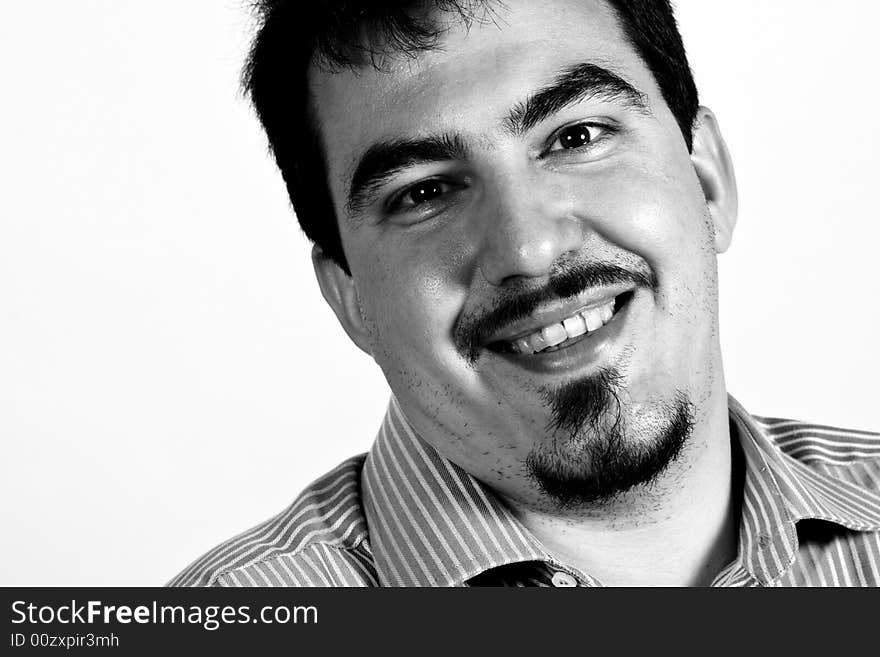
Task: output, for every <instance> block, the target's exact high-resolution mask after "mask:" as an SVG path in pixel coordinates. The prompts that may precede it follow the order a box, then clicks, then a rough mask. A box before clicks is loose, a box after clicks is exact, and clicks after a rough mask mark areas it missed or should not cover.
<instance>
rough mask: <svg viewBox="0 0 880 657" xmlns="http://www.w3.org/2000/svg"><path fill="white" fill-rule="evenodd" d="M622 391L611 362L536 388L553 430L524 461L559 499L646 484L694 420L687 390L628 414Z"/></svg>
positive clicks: (613, 493) (584, 501)
mask: <svg viewBox="0 0 880 657" xmlns="http://www.w3.org/2000/svg"><path fill="white" fill-rule="evenodd" d="M622 393H623V388H622V387H621V377H620V375H619V374H618V373H617V371H616V370H613V369H607V370H603V371H601V372H599V373H598V374H596V375H594V376H591V377H588V378H586V379H583V380H579V381H574V382H572V383H568V384H565V385H562V386H559V387H556V388H552V389H550V388H545V389H543V390H542V392H541V394H542V396H543V397H544V401H545V402H546V403H547V405H548V406H549V408H550V411H551V419H550V422H549V425H548V427H547V429H548V433H550V434H552V436H553V438H552V439H551V440H549V441H546V442H543V443H540V444H538V445H536V446H535V447H534V448H533V449H532V451H531V452H530V453H529V455H528V457H527V459H526V468H527V470H528V473H529V475H530V477H531V478H532V479H533V480H534V481H535V482H536V483H537V485H538V486H539V488H540V489H541V490H542V491H543V492H544V493H545V494H546V495H547V497H549V498H550V499H551V500H552V501H553V502H554V503H555V504H557V505H558V506H559V507H562V508H575V507H580V506H589V505H592V506H594V505H597V504H599V503H602V502H607V501H610V500H612V499H614V498H615V497H618V496H619V495H620V494H621V493H623V492H625V491H628V490H630V489H632V488H634V487H635V486H639V485H645V484H649V483H650V482H652V481H654V480H656V479H657V478H658V477H659V476H660V475H661V474H662V473H663V472H664V470H666V469H667V468H668V467H669V465H670V464H671V463H672V462H673V461H675V459H676V458H678V456H679V454H680V453H681V450H682V447H683V446H684V444H685V442H686V441H687V439H688V437H689V436H690V434H691V431H692V430H693V427H694V422H695V419H694V416H695V411H694V405H693V403H692V402H691V401H690V400H689V399H688V397H687V396H686V395H685V394H684V393H682V392H681V391H679V392H677V393H676V394H675V396H674V398H673V400H672V401H657V402H654V403H653V404H651V406H650V408H648V409H644V408H642V409H640V410H639V413H638V418H637V421H633V420H634V416H633V414H632V413H629V412H628V411H629V410H630V409H627V408H625V407H624V406H623V403H622V402H621V399H620V397H621V394H622Z"/></svg>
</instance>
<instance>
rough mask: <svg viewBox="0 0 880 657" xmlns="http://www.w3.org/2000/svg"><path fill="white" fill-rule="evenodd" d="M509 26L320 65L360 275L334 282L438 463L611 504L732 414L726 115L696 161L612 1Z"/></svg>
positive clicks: (327, 140) (514, 8) (534, 498)
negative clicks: (713, 422)
mask: <svg viewBox="0 0 880 657" xmlns="http://www.w3.org/2000/svg"><path fill="white" fill-rule="evenodd" d="M495 12H496V14H495V19H496V20H495V21H488V22H486V23H485V24H482V23H474V24H472V25H470V26H469V27H468V26H464V25H462V24H460V23H457V22H455V21H453V22H451V23H450V24H449V29H448V31H445V32H444V33H443V34H442V37H441V39H440V44H439V46H440V47H439V48H437V49H434V50H431V51H428V52H424V53H420V54H419V55H418V56H417V57H416V58H408V57H400V58H390V59H388V60H387V61H386V62H384V63H383V64H384V66H383V68H382V70H381V71H380V70H375V69H373V68H372V67H369V66H367V67H364V68H361V69H358V70H357V71H348V70H346V71H342V72H327V71H323V70H320V69H313V73H312V77H311V82H312V92H313V100H314V103H313V105H314V107H315V108H316V110H315V113H316V122H317V124H318V129H319V132H320V134H321V137H322V142H323V146H324V149H325V156H326V162H327V169H328V183H329V185H330V190H331V196H332V198H333V202H334V206H335V209H336V212H337V217H338V224H339V229H340V233H341V237H342V243H343V247H344V250H345V254H346V257H347V260H348V264H349V267H350V269H351V274H352V275H351V278H349V277H348V276H346V275H345V274H344V273H343V272H342V271H341V270H340V269H339V268H338V267H337V266H336V265H335V264H333V263H332V262H331V261H329V260H328V259H326V258H322V257H321V256H320V254H317V255H316V258H315V265H316V272H317V274H318V278H319V282H320V283H321V286H322V290H323V291H324V294H325V297H326V298H327V299H328V301H329V302H330V304H331V305H332V306H333V308H334V310H335V311H336V313H337V315H338V317H339V318H340V321H341V322H342V324H343V326H344V327H345V328H346V330H347V331H348V333H349V335H350V336H351V337H352V339H353V340H354V341H355V342H356V343H357V344H358V345H359V346H360V347H361V348H363V349H364V350H365V351H367V352H369V353H370V354H372V356H373V357H374V358H375V360H376V362H377V363H378V364H379V365H380V366H381V368H382V370H383V371H384V373H385V376H386V378H387V380H388V382H389V384H390V386H391V388H392V390H393V392H394V394H395V395H396V397H397V398H398V400H399V401H400V403H401V407H402V409H403V411H404V413H405V414H406V416H407V418H408V419H409V420H410V422H411V423H412V424H413V425H414V427H415V429H416V430H417V431H418V432H419V433H420V435H421V436H422V438H423V439H424V440H426V441H427V442H429V443H430V444H431V445H433V446H434V447H435V448H436V449H437V450H438V451H439V452H441V453H442V454H443V455H445V456H446V457H447V458H449V459H451V460H452V461H454V462H455V463H457V464H458V465H460V466H462V467H463V468H464V469H466V470H467V471H469V472H471V473H472V474H474V475H475V476H476V477H478V478H479V479H481V480H483V481H484V482H486V483H488V484H489V485H491V486H492V487H494V488H496V489H497V490H499V491H500V492H502V493H503V494H505V495H508V496H510V497H512V498H515V499H518V500H520V501H522V502H524V503H527V504H540V503H541V502H542V500H543V501H547V499H548V498H552V499H553V500H555V501H556V502H564V501H566V499H567V497H568V499H569V500H570V499H578V495H577V494H574V495H573V496H572V495H567V492H566V489H567V488H568V489H570V488H571V487H572V486H581V487H582V488H585V489H586V490H590V491H592V492H593V493H595V494H594V495H592V497H593V498H601V497H602V491H603V490H604V491H605V492H606V493H609V492H611V493H613V492H617V491H616V490H611V489H613V488H614V486H617V490H620V489H625V488H627V487H629V486H632V485H635V484H638V483H639V482H640V481H644V480H646V479H650V478H651V477H652V476H654V475H655V474H657V473H658V472H660V471H661V470H662V469H663V467H664V466H665V465H666V463H668V461H669V460H671V459H672V458H674V456H675V455H676V453H677V452H678V448H679V447H680V446H681V442H682V440H683V439H684V438H685V437H686V436H687V435H688V433H689V430H690V429H691V428H694V430H695V432H699V431H700V429H701V423H704V422H705V417H706V415H707V413H708V410H707V409H708V408H709V407H711V406H717V405H718V404H719V403H723V404H726V398H725V393H724V386H723V377H722V375H721V362H720V355H719V346H718V335H717V317H716V315H717V302H716V291H717V281H716V265H715V254H716V252H718V251H721V250H723V249H724V248H726V246H727V242H728V240H729V237H730V231H731V229H732V224H733V216H734V214H735V191H734V190H733V180H732V173H731V171H730V168H729V163H728V161H727V157H726V151H725V150H724V145H723V142H722V141H721V138H720V136H719V135H718V133H717V129H716V126H715V123H714V119H713V118H712V116H711V114H710V113H708V112H707V111H702V112H701V116H700V126H699V128H698V129H697V131H696V132H695V142H694V150H693V154H691V153H689V152H688V149H687V147H686V144H685V140H684V138H683V136H682V134H681V132H680V130H679V127H678V125H677V123H676V121H675V118H674V116H673V115H672V113H671V112H670V111H669V109H668V107H667V106H666V104H665V102H664V101H663V97H662V95H661V93H660V90H659V89H658V87H657V84H656V82H655V81H654V79H653V77H652V75H651V73H650V71H649V70H648V69H647V68H646V66H645V65H644V63H643V62H642V61H641V60H640V59H639V57H638V55H637V54H636V53H635V51H634V50H633V49H632V47H631V46H630V45H629V44H628V43H627V42H626V40H625V39H624V37H623V35H622V33H621V30H620V28H619V26H618V24H617V21H616V18H615V16H614V15H613V13H612V11H611V10H610V9H609V8H607V7H606V6H605V5H603V4H602V3H601V2H597V1H590V0H586V1H585V0H572V1H564V2H555V3H552V4H551V3H541V2H527V1H520V0H517V1H508V2H505V3H504V4H503V6H502V5H498V6H496V7H495ZM694 425H695V426H694ZM695 435H697V434H696V433H695ZM591 486H593V488H591ZM570 492H571V491H570V490H568V493H570ZM581 498H582V499H585V500H586V499H590V498H591V494H584V495H582V496H581Z"/></svg>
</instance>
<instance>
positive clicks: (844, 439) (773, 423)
mask: <svg viewBox="0 0 880 657" xmlns="http://www.w3.org/2000/svg"><path fill="white" fill-rule="evenodd" d="M753 418H754V419H755V421H756V422H757V423H758V425H759V426H760V427H761V429H762V430H763V431H764V433H765V434H766V435H767V436H768V437H769V438H770V439H771V440H772V441H773V443H774V444H775V445H776V446H777V447H778V448H779V449H780V450H782V452H783V453H784V454H786V455H787V456H789V457H791V458H793V459H795V460H797V461H800V462H801V463H803V464H804V465H807V466H809V467H810V468H812V469H814V470H818V471H822V472H825V473H828V474H831V475H834V476H837V477H839V478H842V479H846V480H849V481H850V483H853V484H857V485H860V486H864V487H866V488H871V489H875V490H880V434H878V433H874V432H871V431H862V430H859V429H845V428H842V427H834V426H829V425H824V424H814V423H810V422H803V421H799V420H789V419H783V418H774V417H760V416H753Z"/></svg>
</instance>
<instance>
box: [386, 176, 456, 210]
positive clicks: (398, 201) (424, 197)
mask: <svg viewBox="0 0 880 657" xmlns="http://www.w3.org/2000/svg"><path fill="white" fill-rule="evenodd" d="M454 189H455V187H454V185H452V184H451V183H448V182H446V181H443V180H439V179H437V178H432V179H430V180H422V181H420V182H417V183H416V184H414V185H411V186H409V187H407V188H406V189H404V190H402V191H401V192H399V193H397V194H395V195H394V196H393V197H392V198H391V200H390V202H389V203H388V209H389V210H390V211H391V212H401V211H402V212H405V211H407V210H412V209H413V208H416V207H419V206H421V205H425V204H427V203H430V202H431V201H433V200H434V199H436V198H438V197H440V196H443V195H444V194H447V193H449V192H451V191H453V190H454Z"/></svg>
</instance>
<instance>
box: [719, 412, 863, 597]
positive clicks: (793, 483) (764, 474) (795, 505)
mask: <svg viewBox="0 0 880 657" xmlns="http://www.w3.org/2000/svg"><path fill="white" fill-rule="evenodd" d="M728 409H729V412H730V420H731V422H730V426H731V432H732V434H733V435H732V438H733V439H734V440H737V439H738V444H739V445H740V447H741V448H742V451H743V455H744V457H745V471H746V472H745V485H744V490H743V502H742V515H741V520H740V549H739V560H740V562H741V563H742V565H743V567H744V568H745V569H746V570H747V571H748V572H749V573H750V574H751V575H752V576H753V577H754V578H755V579H756V580H758V581H759V582H760V583H762V584H767V583H769V582H772V581H773V580H775V579H776V578H778V577H779V576H780V575H781V574H782V573H784V572H785V571H786V570H787V569H788V568H789V567H790V566H791V564H792V563H793V561H794V559H795V557H796V555H797V550H798V538H797V531H796V524H797V523H798V522H800V521H801V520H807V519H812V520H824V521H828V522H833V523H836V524H838V525H842V526H844V527H846V528H848V529H852V530H878V529H880V494H878V493H877V492H875V491H873V490H871V489H869V488H866V487H863V486H858V485H856V484H854V483H851V482H850V481H846V480H844V479H841V478H838V477H835V476H834V475H833V474H831V473H830V472H827V471H823V470H821V469H817V468H814V467H811V466H809V465H807V464H806V463H804V462H802V461H799V460H797V459H796V458H794V457H792V456H790V455H788V454H786V453H785V452H784V451H783V450H782V449H780V447H779V445H778V444H777V441H776V440H775V439H774V437H773V435H772V432H771V429H770V426H769V425H766V424H764V423H762V422H760V421H759V420H758V419H756V418H754V417H752V416H751V415H750V414H749V413H748V412H746V410H745V409H744V408H743V407H742V405H741V404H740V403H739V402H738V401H737V400H736V399H734V398H733V397H730V396H729V397H728ZM793 424H795V425H797V426H803V427H805V432H806V433H808V434H809V433H810V432H809V428H808V425H802V424H801V423H793ZM811 437H812V438H813V439H814V440H815V439H817V437H816V436H811Z"/></svg>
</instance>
